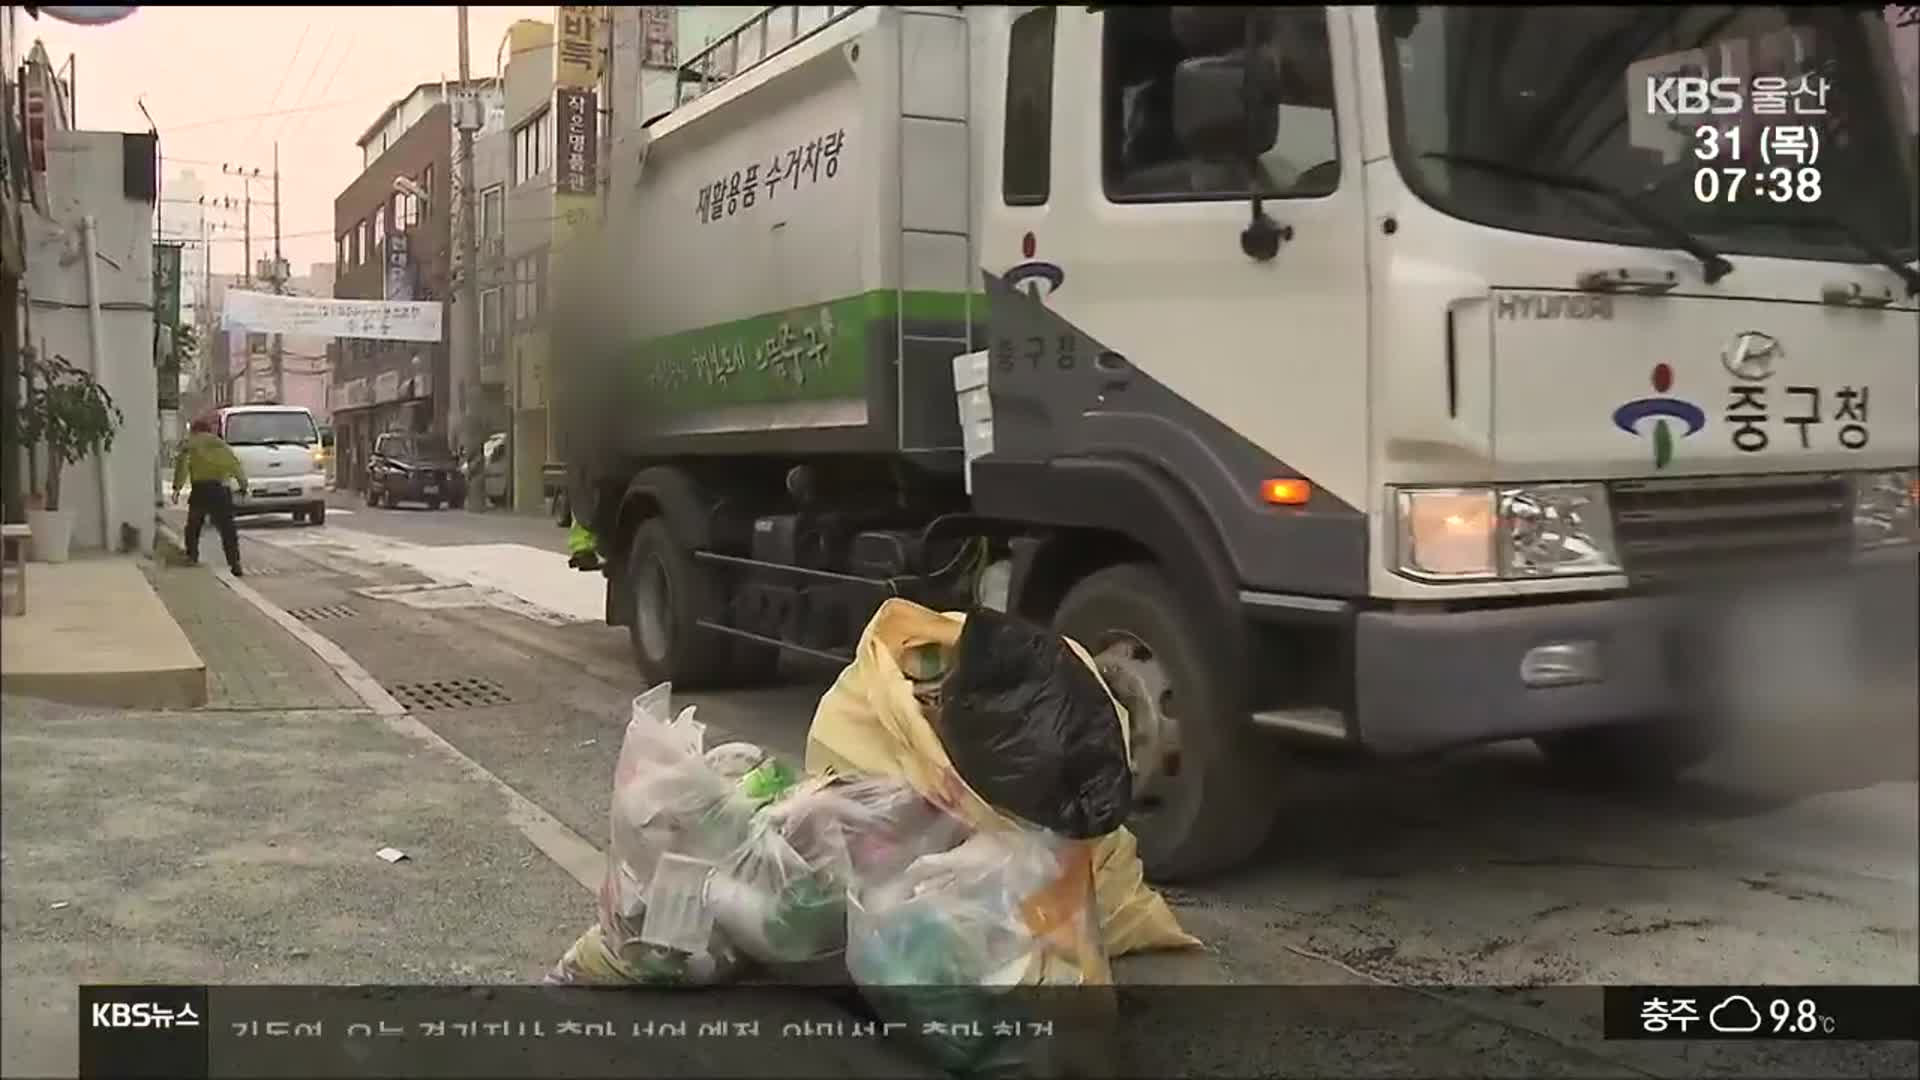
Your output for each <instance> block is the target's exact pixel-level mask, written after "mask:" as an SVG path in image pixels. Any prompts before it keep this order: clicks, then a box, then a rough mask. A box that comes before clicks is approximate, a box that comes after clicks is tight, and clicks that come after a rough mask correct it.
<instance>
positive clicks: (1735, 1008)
mask: <svg viewBox="0 0 1920 1080" xmlns="http://www.w3.org/2000/svg"><path fill="white" fill-rule="evenodd" d="M1707 1023H1708V1025H1710V1026H1711V1027H1712V1028H1713V1030H1715V1031H1718V1032H1721V1033H1722V1034H1726V1035H1746V1034H1749V1033H1751V1032H1755V1031H1759V1030H1760V1010H1759V1009H1758V1008H1756V1007H1755V1006H1754V1004H1753V999H1752V998H1749V997H1747V996H1746V995H1744V994H1735V995H1733V996H1732V997H1730V998H1728V999H1727V1000H1725V1001H1723V1002H1721V1003H1720V1004H1718V1005H1715V1006H1714V1007H1713V1011H1712V1012H1710V1013H1708V1014H1707Z"/></svg>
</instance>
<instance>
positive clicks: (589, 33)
mask: <svg viewBox="0 0 1920 1080" xmlns="http://www.w3.org/2000/svg"><path fill="white" fill-rule="evenodd" d="M599 36H600V9H599V8H598V7H596V6H593V5H591V4H564V5H561V6H560V40H559V42H558V46H559V47H558V48H556V49H554V51H553V58H554V59H553V67H554V71H553V84H554V85H555V86H575V87H578V86H592V85H593V84H595V83H597V82H599V81H600V47H599V46H600V41H599Z"/></svg>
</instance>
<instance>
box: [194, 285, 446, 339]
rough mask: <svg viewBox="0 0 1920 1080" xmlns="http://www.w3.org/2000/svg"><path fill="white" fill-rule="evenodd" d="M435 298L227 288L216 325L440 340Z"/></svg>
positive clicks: (324, 334) (325, 334) (316, 334)
mask: <svg viewBox="0 0 1920 1080" xmlns="http://www.w3.org/2000/svg"><path fill="white" fill-rule="evenodd" d="M442 314H443V312H442V310H441V305H440V303H439V301H427V302H421V301H414V302H410V303H409V302H398V301H387V300H336V299H329V298H326V297H310V296H275V295H274V294H272V293H262V292H247V291H244V290H241V289H228V290H227V303H226V307H225V309H224V310H223V311H222V312H221V315H220V324H221V326H222V327H223V328H225V329H229V330H251V331H254V332H256V333H265V334H304V335H308V336H312V337H336V338H365V339H368V340H372V341H439V340H441V321H442Z"/></svg>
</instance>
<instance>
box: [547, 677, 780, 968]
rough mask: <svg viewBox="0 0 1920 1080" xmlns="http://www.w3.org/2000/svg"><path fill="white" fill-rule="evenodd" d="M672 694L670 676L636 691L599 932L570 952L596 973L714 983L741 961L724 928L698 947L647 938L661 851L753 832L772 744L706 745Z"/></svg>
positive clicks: (616, 794) (730, 845)
mask: <svg viewBox="0 0 1920 1080" xmlns="http://www.w3.org/2000/svg"><path fill="white" fill-rule="evenodd" d="M672 695H673V688H672V685H671V684H668V683H662V684H660V685H658V686H655V687H653V688H652V689H650V690H648V691H647V692H646V693H644V694H641V695H640V696H639V697H637V698H635V699H634V701H633V714H632V718H631V719H630V720H629V721H628V723H627V730H626V735H625V738H624V739H623V741H622V742H621V746H620V760H619V763H618V764H617V765H616V766H615V767H614V781H613V806H612V811H611V814H610V815H609V816H610V822H609V826H610V832H611V835H610V840H611V843H610V844H609V849H608V852H607V874H606V878H605V880H604V881H603V883H602V885H601V888H600V919H599V925H598V927H597V930H598V935H597V940H596V941H594V942H590V943H589V942H585V939H583V941H582V943H576V950H570V951H569V954H568V955H569V956H572V955H574V952H575V951H581V952H583V953H584V954H586V955H587V956H588V957H593V958H595V959H597V960H598V961H599V962H597V963H594V964H591V965H589V967H590V968H591V969H592V970H590V971H589V972H588V974H589V975H592V976H594V977H593V979H592V980H591V981H616V982H617V981H628V982H670V983H672V982H694V983H705V982H716V981H721V980H724V979H726V978H729V977H731V976H732V975H733V974H735V973H736V972H737V971H738V970H739V968H740V967H741V965H742V958H741V956H740V954H739V952H738V950H737V949H735V948H733V947H732V945H731V944H730V943H729V942H727V940H726V939H725V936H724V935H723V934H721V933H719V932H718V931H717V929H716V932H715V933H713V934H712V936H711V940H710V942H709V944H708V946H707V947H706V948H705V949H701V950H695V951H686V950H682V949H675V948H668V947H665V946H662V945H658V944H653V943H650V942H648V941H645V940H642V936H643V932H644V928H645V927H646V918H647V906H646V899H647V893H648V890H649V888H651V887H652V886H653V883H654V875H655V871H656V870H657V869H658V868H659V865H660V860H661V858H662V857H663V856H665V855H667V854H669V853H671V854H674V855H678V856H682V857H684V858H688V859H699V860H703V861H706V862H710V863H714V864H716V865H717V864H720V863H721V862H723V861H724V860H726V859H727V858H728V856H729V855H731V854H732V853H733V852H734V851H735V850H737V849H738V848H739V847H740V846H741V844H742V843H743V842H744V841H745V839H746V836H747V832H748V827H749V823H750V822H751V820H752V817H753V813H754V810H755V808H756V799H755V797H754V796H753V795H752V794H751V792H752V790H753V789H754V785H753V784H752V783H751V782H750V781H751V780H752V779H753V774H754V771H755V770H756V769H760V768H762V767H764V766H765V765H766V764H767V758H766V754H765V753H764V752H762V751H760V750H759V748H757V747H752V746H749V745H746V744H728V745H725V746H719V747H715V748H713V749H712V750H708V749H706V747H705V742H706V726H705V725H704V724H701V723H700V722H699V721H698V720H696V719H694V710H693V707H692V706H688V707H687V708H685V709H683V710H681V711H680V712H679V714H678V715H675V714H674V712H673V709H672V700H673V698H672ZM562 966H563V967H565V966H566V965H565V963H564V961H563V963H562ZM609 975H610V976H611V978H609V977H608V976H609Z"/></svg>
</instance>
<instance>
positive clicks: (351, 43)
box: [287, 30, 360, 139]
mask: <svg viewBox="0 0 1920 1080" xmlns="http://www.w3.org/2000/svg"><path fill="white" fill-rule="evenodd" d="M359 45H360V32H359V31H358V30H356V31H354V32H353V33H352V36H350V37H348V38H347V48H346V51H345V52H343V53H341V54H340V62H339V63H338V64H335V65H334V67H333V74H331V75H328V76H327V84H326V85H325V86H323V87H321V88H320V93H319V94H318V95H317V96H319V97H323V98H324V97H326V96H327V95H328V94H330V93H332V92H333V84H334V83H336V82H339V81H340V73H341V72H342V71H345V70H346V69H347V63H348V62H349V61H351V60H352V59H353V50H354V49H356V48H358V47H359ZM309 119H311V117H308V116H302V117H301V118H300V122H299V123H297V124H295V125H294V126H293V130H292V131H290V132H288V133H287V138H288V139H292V138H293V136H295V135H298V134H300V133H301V132H302V131H305V130H306V127H307V121H308V120H309Z"/></svg>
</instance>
